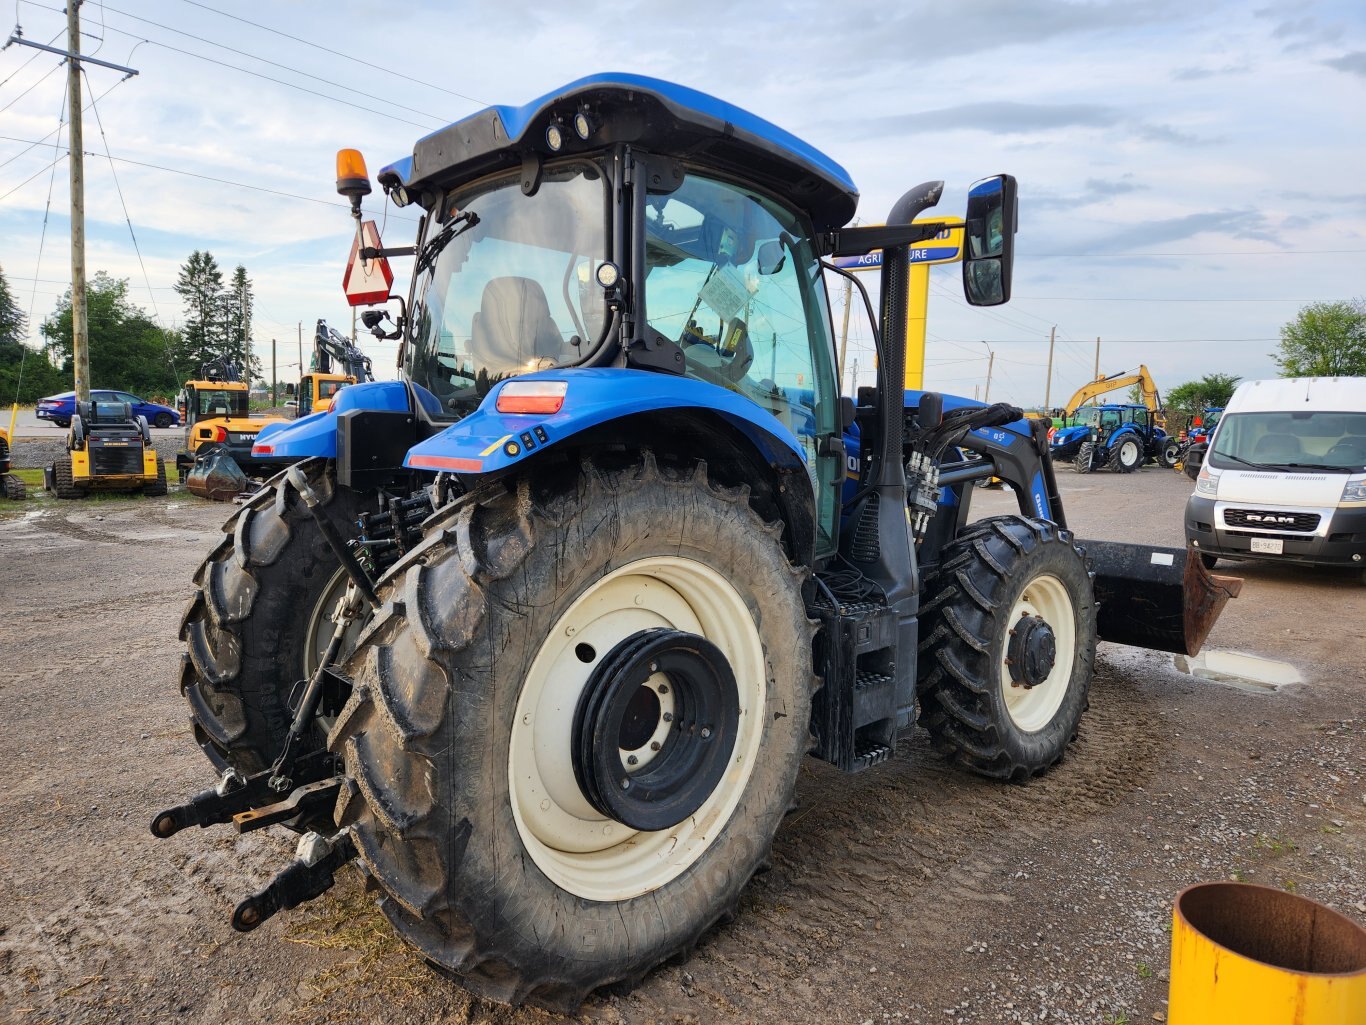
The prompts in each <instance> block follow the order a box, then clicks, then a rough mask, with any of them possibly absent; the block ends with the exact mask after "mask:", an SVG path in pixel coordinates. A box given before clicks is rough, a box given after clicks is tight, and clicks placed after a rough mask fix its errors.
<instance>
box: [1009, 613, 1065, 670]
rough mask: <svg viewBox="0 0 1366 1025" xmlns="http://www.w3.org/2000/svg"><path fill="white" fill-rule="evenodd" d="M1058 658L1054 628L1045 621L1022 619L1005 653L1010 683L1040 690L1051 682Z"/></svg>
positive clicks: (1038, 617) (1014, 628)
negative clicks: (1039, 686)
mask: <svg viewBox="0 0 1366 1025" xmlns="http://www.w3.org/2000/svg"><path fill="white" fill-rule="evenodd" d="M1057 656H1058V645H1057V641H1056V639H1055V638H1054V636H1053V628H1052V627H1050V626H1049V625H1048V623H1047V622H1045V621H1044V619H1043V618H1042V617H1040V616H1031V615H1023V616H1021V617H1020V619H1019V621H1018V622H1016V624H1015V625H1014V626H1013V627H1011V630H1010V642H1009V644H1008V646H1007V651H1006V666H1007V667H1009V669H1010V681H1011V683H1013V684H1015V685H1017V686H1020V687H1025V688H1030V687H1037V686H1038V685H1039V684H1041V683H1043V682H1044V680H1046V679H1048V674H1049V673H1051V672H1052V671H1053V664H1054V662H1055V661H1056V660H1057Z"/></svg>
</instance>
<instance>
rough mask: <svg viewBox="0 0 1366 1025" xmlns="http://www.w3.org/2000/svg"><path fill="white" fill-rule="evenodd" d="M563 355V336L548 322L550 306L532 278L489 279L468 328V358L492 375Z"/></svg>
mask: <svg viewBox="0 0 1366 1025" xmlns="http://www.w3.org/2000/svg"><path fill="white" fill-rule="evenodd" d="M563 355H564V336H563V335H562V334H560V329H559V328H558V327H556V326H555V321H553V320H552V319H551V318H550V304H549V303H548V302H547V301H546V297H545V292H544V290H542V288H541V286H540V284H539V283H538V282H536V281H533V280H532V279H531V278H521V277H513V276H511V275H509V276H508V277H502V278H492V279H490V280H489V283H488V284H487V285H485V286H484V294H483V297H482V298H481V300H480V303H479V312H478V313H476V314H475V315H474V319H473V321H472V322H471V324H470V357H471V358H472V360H473V361H474V365H475V366H476V367H481V368H482V367H487V368H488V369H489V370H490V371H491V372H500V371H508V370H514V368H515V369H516V370H522V369H524V368H525V364H527V363H532V362H535V361H537V360H542V359H549V360H554V361H556V362H558V361H559V360H560V359H561V358H562V357H563Z"/></svg>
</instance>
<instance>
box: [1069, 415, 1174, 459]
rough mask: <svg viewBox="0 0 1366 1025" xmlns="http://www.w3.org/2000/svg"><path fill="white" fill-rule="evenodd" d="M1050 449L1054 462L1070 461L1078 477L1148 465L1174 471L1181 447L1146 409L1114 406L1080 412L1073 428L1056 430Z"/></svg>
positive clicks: (1074, 420)
mask: <svg viewBox="0 0 1366 1025" xmlns="http://www.w3.org/2000/svg"><path fill="white" fill-rule="evenodd" d="M1049 448H1050V450H1051V454H1052V456H1053V461H1054V462H1066V461H1070V462H1071V463H1072V466H1073V467H1074V468H1075V469H1076V471H1077V472H1078V473H1090V472H1091V471H1092V470H1099V469H1101V468H1102V467H1106V466H1108V467H1109V468H1110V469H1111V470H1113V471H1114V472H1115V473H1132V472H1133V471H1134V470H1137V469H1138V468H1139V467H1141V466H1144V465H1146V464H1148V463H1157V464H1158V465H1160V466H1163V467H1165V468H1167V469H1171V468H1172V467H1173V466H1175V465H1176V460H1177V457H1178V455H1179V454H1180V449H1181V446H1180V443H1179V442H1178V441H1177V440H1176V439H1175V438H1172V437H1168V435H1167V432H1166V431H1164V430H1163V429H1162V428H1161V427H1160V426H1158V424H1157V421H1156V417H1155V416H1154V414H1153V413H1152V412H1151V411H1149V409H1148V408H1147V407H1146V406H1139V405H1118V404H1111V405H1105V406H1083V407H1082V408H1081V409H1079V410H1077V412H1076V414H1075V415H1074V416H1073V417H1072V423H1071V424H1070V425H1069V426H1066V427H1058V428H1056V429H1054V431H1053V432H1052V436H1051V438H1050V441H1049Z"/></svg>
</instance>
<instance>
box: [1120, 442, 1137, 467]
mask: <svg viewBox="0 0 1366 1025" xmlns="http://www.w3.org/2000/svg"><path fill="white" fill-rule="evenodd" d="M1119 458H1120V462H1123V463H1132V462H1134V461H1135V460H1137V459H1138V445H1136V444H1135V443H1134V442H1132V441H1126V442H1124V444H1123V445H1121V446H1120V449H1119Z"/></svg>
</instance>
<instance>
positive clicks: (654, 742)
mask: <svg viewBox="0 0 1366 1025" xmlns="http://www.w3.org/2000/svg"><path fill="white" fill-rule="evenodd" d="M650 750H651V751H658V750H659V741H657V740H652V741H650Z"/></svg>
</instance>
